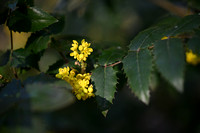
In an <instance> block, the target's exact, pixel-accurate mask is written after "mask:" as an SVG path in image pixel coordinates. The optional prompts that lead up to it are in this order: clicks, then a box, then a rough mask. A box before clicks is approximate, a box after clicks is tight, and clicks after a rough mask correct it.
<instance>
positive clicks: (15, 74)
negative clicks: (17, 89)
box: [10, 30, 19, 79]
mask: <svg viewBox="0 0 200 133" xmlns="http://www.w3.org/2000/svg"><path fill="white" fill-rule="evenodd" d="M10 44H11V46H10V62H12V55H13V48H14V45H13V34H12V30H10ZM12 71H13V74H14V76H15V78H16V79H19V78H18V75H17V72H16V69H15V68H14V67H12Z"/></svg>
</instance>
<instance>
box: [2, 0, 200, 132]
mask: <svg viewBox="0 0 200 133" xmlns="http://www.w3.org/2000/svg"><path fill="white" fill-rule="evenodd" d="M102 2H108V3H106V4H105V5H107V6H108V7H109V8H112V5H111V3H112V2H111V1H102ZM63 3H68V2H63V1H61V5H62V4H63ZM88 3H90V2H89V1H88ZM88 3H87V2H86V3H85V2H82V4H86V5H87V4H88ZM91 3H96V2H91ZM189 3H190V2H189ZM189 3H188V4H189ZM73 4H76V2H74V3H73V2H69V7H70V6H73ZM190 4H191V3H190ZM190 4H189V5H190ZM80 5H81V4H80ZM80 5H78V6H73V7H70V11H71V10H72V14H73V15H74V14H76V13H77V14H78V15H79V16H81V15H83V12H85V13H86V15H85V16H84V17H86V18H87V20H88V21H89V20H90V19H88V18H89V17H91V16H94V17H95V22H96V14H95V13H91V14H90V13H89V11H88V10H87V8H86V6H85V7H84V8H81V9H80V11H77V10H76V9H77V8H79V7H80ZM195 5H196V4H195ZM0 7H1V8H0V15H1V18H0V24H1V25H3V26H4V27H6V28H7V29H8V33H6V34H9V36H10V49H9V50H7V51H0V55H1V56H0V107H1V108H0V125H1V126H0V132H2V133H4V132H5V133H7V132H8V133H9V132H12V133H15V132H17V133H18V131H19V129H23V132H51V131H49V130H50V129H51V128H52V129H54V130H57V129H59V131H58V132H63V128H65V125H67V124H68V125H70V124H71V122H72V123H73V122H74V123H75V124H74V123H73V124H74V125H73V124H71V125H73V126H72V127H73V128H76V127H77V126H79V127H81V129H85V130H87V131H85V132H91V131H90V130H92V131H93V128H94V127H93V128H92V127H91V128H86V127H85V123H89V124H90V125H92V124H93V123H92V122H90V120H87V121H81V123H82V124H77V121H78V120H79V118H82V117H84V118H85V119H87V118H89V117H91V120H94V119H96V118H100V119H101V120H102V119H103V120H105V121H104V124H105V123H106V124H107V121H106V120H108V121H115V123H116V119H117V118H118V117H119V118H120V119H121V117H123V116H128V119H131V120H132V118H133V117H129V115H132V114H134V115H135V117H137V113H141V112H142V111H140V109H139V110H137V109H136V108H134V107H138V108H139V106H134V107H133V108H134V111H135V112H136V114H135V112H134V113H132V111H133V110H129V109H130V108H128V109H127V110H128V112H129V114H126V113H123V115H122V114H120V112H121V111H123V108H124V107H125V106H126V104H128V106H129V105H130V106H131V107H132V100H130V101H129V102H127V100H126V99H128V98H129V97H131V99H134V100H137V103H139V105H142V107H143V106H144V107H147V108H148V107H149V106H150V107H152V106H151V105H152V104H151V102H152V103H155V101H157V99H156V100H155V99H154V98H152V97H153V96H154V94H155V95H156V93H155V92H157V91H158V92H159V91H161V92H162V91H164V90H165V91H167V92H168V93H167V94H166V93H162V95H161V97H163V98H165V100H166V99H167V104H168V97H170V96H171V97H173V96H174V95H173V94H177V95H176V96H177V97H178V96H183V97H184V95H183V93H185V90H186V88H188V84H189V85H190V87H193V84H194V86H196V87H197V88H198V85H199V84H198V79H199V78H198V77H199V75H198V74H199V65H200V45H199V43H200V15H199V13H198V12H195V11H196V9H197V8H198V6H195V7H194V11H193V12H191V13H190V14H188V15H181V17H178V16H175V15H169V16H166V17H164V18H162V19H161V20H160V21H159V22H157V23H155V24H154V25H152V26H149V24H148V26H149V27H148V28H146V29H144V30H143V31H140V32H139V33H138V34H136V35H135V34H134V37H133V39H132V40H131V41H130V43H128V44H120V43H121V42H119V44H118V43H117V44H116V43H112V42H108V43H109V45H106V46H105V45H103V42H98V40H97V39H98V38H97V39H94V38H90V37H89V35H87V33H83V34H84V35H86V36H81V35H69V34H66V33H71V32H62V30H63V29H67V28H69V27H70V26H71V25H69V27H67V28H65V24H66V23H65V16H64V15H62V14H59V12H57V13H51V14H50V13H47V12H46V11H44V10H42V9H40V8H37V7H35V6H34V1H33V0H7V1H6V0H4V1H2V2H1V4H0ZM91 7H93V6H91ZM91 7H90V8H91ZM86 10H87V11H86ZM92 11H93V10H92ZM97 11H99V10H97ZM110 11H111V10H109V12H110ZM112 11H114V8H112ZM120 13H121V12H120ZM93 14H94V15H93ZM70 15H71V14H70ZM70 15H69V16H67V19H68V22H67V24H68V23H73V24H77V23H76V22H73V21H70ZM109 15H111V16H112V15H113V14H111V13H110V14H109ZM123 15H124V14H123ZM98 17H99V16H98ZM106 18H109V17H108V16H106ZM111 18H113V19H114V20H115V19H116V20H117V21H118V19H119V18H125V19H126V21H125V22H124V23H123V26H120V28H119V29H120V30H119V33H121V31H123V30H124V29H126V24H129V23H130V22H132V18H130V20H129V19H127V16H125V17H116V16H114V17H113V16H112V17H111ZM136 18H137V17H136ZM153 21H154V22H155V20H154V19H153ZM84 22H85V23H86V22H87V21H84ZM106 22H107V21H106ZM89 24H91V25H93V23H89ZM116 25H118V22H117V23H116V22H115V23H114V24H113V23H111V24H108V25H106V26H108V27H109V26H113V27H112V28H111V29H115V26H116ZM77 27H78V28H79V26H77ZM108 27H106V28H108ZM69 29H70V28H69ZM93 29H97V30H98V28H96V27H95V28H94V27H93ZM99 29H100V28H99ZM108 29H109V28H108ZM115 30H116V29H115ZM115 30H114V31H115ZM83 31H85V30H83ZM128 31H129V30H128ZM128 31H127V32H128ZM130 31H131V30H130ZM15 32H19V33H21V32H28V33H29V34H30V36H29V37H28V39H27V42H26V44H25V46H24V47H23V48H19V49H14V46H15V44H16V40H15V39H14V37H13V34H15ZM97 32H98V31H95V34H96V33H97ZM106 32H107V30H106ZM72 33H76V30H74V31H73V32H72ZM90 33H94V32H92V31H90ZM115 33H118V32H115ZM119 33H118V34H119ZM109 34H110V33H109V32H108V33H107V34H106V35H105V36H102V37H105V41H107V39H108V37H110V36H108V35H109ZM131 34H132V32H131ZM131 36H132V35H131ZM106 37H107V38H106ZM114 37H116V38H117V37H119V36H115V35H114ZM120 37H123V34H122V35H121V34H120ZM84 38H85V39H86V40H87V41H86V40H85V39H84ZM127 38H128V37H127ZM19 40H20V39H19ZM17 41H18V40H17ZM90 42H92V47H91V43H90ZM126 42H129V40H127V41H126ZM108 43H107V42H105V44H108ZM124 45H126V46H124ZM127 45H128V47H127ZM93 51H95V52H93ZM188 73H189V74H188ZM190 73H192V74H193V73H197V76H194V77H195V78H196V79H195V80H193V79H192V80H191V79H190V78H189V76H190ZM188 75H189V76H188ZM191 84H192V85H191ZM124 90H125V94H127V95H126V96H127V97H126V96H124V95H121V94H122V93H124V92H123V91H124ZM187 91H188V90H186V93H187ZM189 91H190V90H189ZM126 92H128V93H126ZM172 93H173V94H172ZM166 97H167V98H166ZM151 98H152V100H151ZM173 98H174V97H173ZM169 101H170V99H169ZM115 102H121V104H123V106H122V107H121V108H120V111H119V110H118V111H115V108H118V105H117V104H115ZM149 103H150V104H149ZM171 103H172V102H171ZM188 103H190V102H188ZM113 104H115V105H116V106H113ZM181 104H182V103H181ZM147 105H148V106H147ZM163 105H165V104H163V103H162V105H161V106H160V107H161V108H162V107H163ZM179 106H181V105H179ZM179 106H177V105H176V106H172V107H171V108H170V109H169V110H175V109H174V108H177V107H179ZM142 107H141V108H142ZM69 108H70V109H69ZM80 108H81V109H80ZM145 109H146V108H145ZM187 109H188V107H187ZM195 109H196V107H195ZM110 110H111V111H110ZM152 110H153V109H152ZM152 110H151V111H152ZM187 111H188V110H187ZM187 111H185V112H184V111H183V112H182V110H181V112H182V113H183V114H182V113H181V114H180V116H182V115H185V113H186V114H187V113H188V112H187ZM130 112H131V113H130ZM144 112H145V111H144ZM196 112H198V111H196ZM109 113H112V115H110V118H111V117H112V118H111V119H109V118H108V119H107V118H106V117H107V114H109ZM118 113H119V114H120V115H119V114H118ZM102 114H103V115H102ZM147 114H148V112H147ZM147 114H142V118H141V119H144V116H146V115H147ZM150 114H152V113H150ZM113 116H114V117H113ZM115 116H116V117H115ZM72 117H73V118H75V119H73V120H71V118H72ZM190 117H191V116H190V115H188V117H186V118H187V120H188V121H189V120H190V121H193V119H189V118H190ZM113 118H114V119H113ZM137 118H138V117H137ZM147 118H149V117H147ZM150 118H151V117H150ZM159 118H160V116H159ZM43 120H44V121H45V122H46V123H45V124H44V123H43ZM121 120H122V122H124V119H121ZM145 120H146V119H145ZM184 120H185V119H184ZM38 121H39V122H38ZM58 121H59V122H60V121H61V122H60V123H61V124H60V123H59V124H56V123H55V122H58ZM63 121H64V122H63ZM96 121H98V120H96ZM177 121H178V120H177ZM177 121H176V122H177ZM179 121H182V119H181V120H179ZM188 121H187V122H188ZM145 122H146V121H145ZM187 122H185V123H184V124H183V125H184V126H185V125H186V124H187ZM38 123H39V124H38ZM117 123H118V122H117ZM124 123H125V125H126V124H127V123H126V122H124ZM130 123H132V121H131V122H130ZM136 123H138V122H136ZM139 123H142V124H143V121H142V122H139ZM147 123H148V124H149V123H150V122H147ZM152 123H154V122H152ZM101 124H102V123H100V122H99V123H98V124H97V126H96V127H95V128H97V127H99V128H98V129H99V130H98V131H99V132H103V131H102V130H101V128H102V127H103V128H105V127H107V125H106V124H105V125H103V126H100V125H101ZM176 124H177V123H176ZM38 125H39V126H38ZM63 125H64V126H63ZM71 125H70V126H71ZM116 125H119V124H116ZM136 125H137V124H136ZM191 125H192V124H191ZM109 126H111V127H112V128H113V127H114V126H115V125H112V124H110V125H109ZM127 126H129V125H126V126H125V127H127ZM142 126H143V125H142ZM173 126H174V125H173ZM175 126H176V125H175ZM184 126H183V127H184ZM197 126H199V125H198V124H197ZM40 127H41V129H40ZM89 127H90V126H89ZM166 127H168V126H166ZM148 128H149V125H148ZM124 129H126V128H124ZM124 129H123V131H124V132H125V131H126V130H124ZM109 131H110V130H106V131H105V132H109ZM136 131H137V130H136ZM55 132H56V131H55ZM64 132H65V131H64ZM66 132H71V130H69V131H68V130H67V131H66ZM72 132H73V131H72ZM94 132H95V131H94Z"/></svg>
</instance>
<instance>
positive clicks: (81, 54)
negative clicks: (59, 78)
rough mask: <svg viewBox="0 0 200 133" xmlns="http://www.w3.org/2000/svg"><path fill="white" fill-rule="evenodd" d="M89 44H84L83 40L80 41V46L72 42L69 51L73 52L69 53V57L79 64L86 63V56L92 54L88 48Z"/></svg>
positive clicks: (91, 50) (74, 41)
mask: <svg viewBox="0 0 200 133" xmlns="http://www.w3.org/2000/svg"><path fill="white" fill-rule="evenodd" d="M90 45H91V44H90V43H88V42H86V41H85V39H83V40H82V41H81V45H78V42H77V41H76V40H73V44H72V47H71V50H72V51H73V52H72V53H70V56H74V59H77V60H78V61H79V62H82V61H86V60H87V57H88V55H90V54H91V52H93V49H92V48H89V47H90Z"/></svg>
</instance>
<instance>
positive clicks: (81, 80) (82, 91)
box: [56, 67, 95, 100]
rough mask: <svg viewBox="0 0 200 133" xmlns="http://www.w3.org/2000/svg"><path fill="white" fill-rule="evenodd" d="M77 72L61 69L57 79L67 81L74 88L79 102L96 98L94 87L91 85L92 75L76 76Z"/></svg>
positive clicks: (65, 68)
mask: <svg viewBox="0 0 200 133" xmlns="http://www.w3.org/2000/svg"><path fill="white" fill-rule="evenodd" d="M76 72H77V70H76V69H72V70H70V68H69V67H64V68H60V69H59V73H58V74H56V77H57V78H60V79H63V80H65V81H67V82H68V83H69V84H70V85H71V86H72V88H73V89H72V92H73V93H74V94H75V96H76V97H77V99H78V100H81V99H82V100H86V99H87V98H90V97H94V96H95V95H94V93H93V86H92V84H90V77H91V75H90V74H89V73H85V74H76Z"/></svg>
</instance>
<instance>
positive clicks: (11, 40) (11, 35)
mask: <svg viewBox="0 0 200 133" xmlns="http://www.w3.org/2000/svg"><path fill="white" fill-rule="evenodd" d="M10 43H11V46H10V61H11V60H12V55H13V34H12V30H10Z"/></svg>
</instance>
